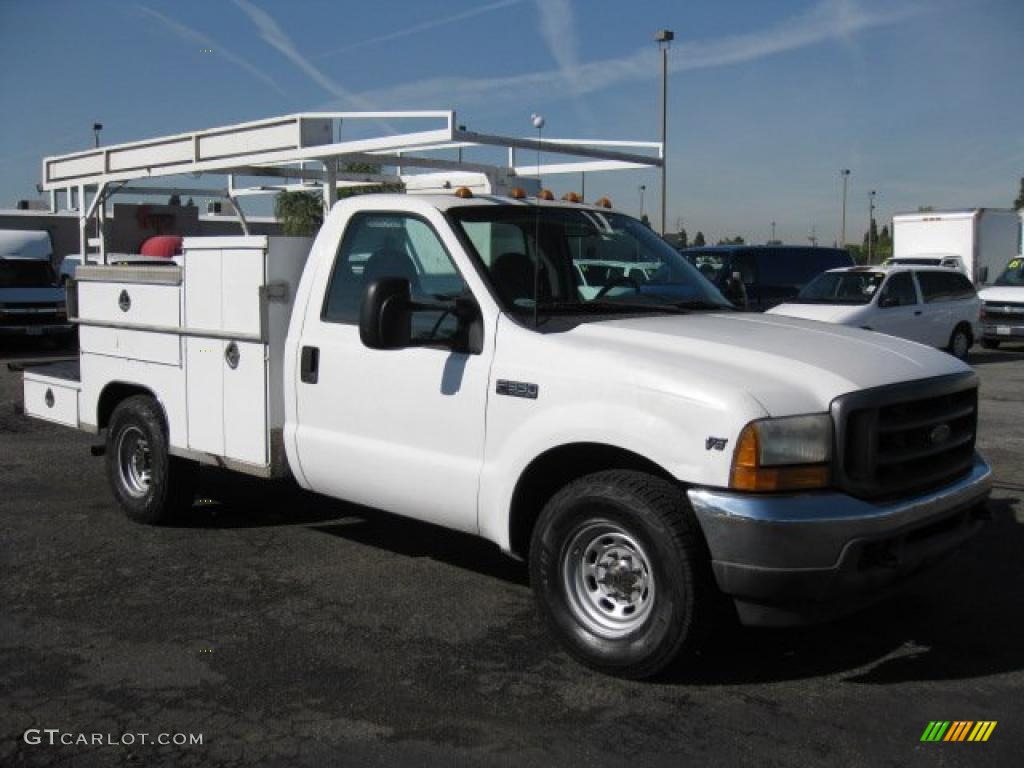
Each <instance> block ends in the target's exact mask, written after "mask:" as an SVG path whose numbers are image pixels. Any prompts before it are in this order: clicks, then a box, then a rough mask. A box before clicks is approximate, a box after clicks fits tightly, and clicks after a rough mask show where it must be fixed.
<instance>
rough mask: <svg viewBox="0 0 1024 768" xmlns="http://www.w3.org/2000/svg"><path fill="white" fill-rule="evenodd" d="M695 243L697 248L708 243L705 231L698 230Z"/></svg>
mask: <svg viewBox="0 0 1024 768" xmlns="http://www.w3.org/2000/svg"><path fill="white" fill-rule="evenodd" d="M693 244H694V246H696V247H697V248H700V247H701V246H702V245H706V244H707V241H706V240H705V239H704V233H703V232H701V231H700V230H697V235H696V236H695V237H694V238H693Z"/></svg>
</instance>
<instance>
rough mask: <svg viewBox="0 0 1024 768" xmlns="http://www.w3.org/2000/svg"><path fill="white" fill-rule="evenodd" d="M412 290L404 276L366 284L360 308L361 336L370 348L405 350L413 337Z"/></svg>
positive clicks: (384, 278)
mask: <svg viewBox="0 0 1024 768" xmlns="http://www.w3.org/2000/svg"><path fill="white" fill-rule="evenodd" d="M412 308H413V302H412V289H411V288H410V286H409V281H408V280H407V279H406V278H404V277H383V278H381V279H379V280H374V281H373V282H372V283H370V284H369V285H368V286H366V292H365V293H364V294H363V303H362V306H361V307H360V310H359V338H360V339H361V340H362V342H363V344H364V345H366V346H367V347H369V348H370V349H404V348H406V347H408V346H410V338H411V336H412Z"/></svg>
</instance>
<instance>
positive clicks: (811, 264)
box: [683, 245, 853, 311]
mask: <svg viewBox="0 0 1024 768" xmlns="http://www.w3.org/2000/svg"><path fill="white" fill-rule="evenodd" d="M683 255H684V256H686V257H687V258H688V259H689V260H690V262H691V263H692V264H693V265H694V266H696V267H697V269H699V270H700V271H701V274H703V275H704V277H706V278H707V279H708V280H710V281H711V282H712V283H714V285H715V287H716V288H718V289H719V290H720V291H722V292H723V293H724V294H725V295H726V296H727V297H728V298H729V300H730V301H732V302H733V303H734V304H737V305H739V306H741V307H743V308H745V309H750V310H755V311H764V310H766V309H770V308H771V307H774V306H775V305H776V304H781V303H782V302H784V301H786V300H788V299H791V298H792V297H794V296H796V295H797V294H798V293H799V292H800V289H801V288H803V287H804V286H805V285H807V283H809V282H810V281H811V280H813V279H814V278H815V277H817V276H818V275H819V274H821V273H822V272H824V271H825V270H828V269H834V268H836V267H849V266H853V258H852V257H851V256H850V254H849V252H848V251H846V250H843V249H841V248H811V247H808V246H798V245H716V246H711V247H707V248H688V249H686V250H684V251H683Z"/></svg>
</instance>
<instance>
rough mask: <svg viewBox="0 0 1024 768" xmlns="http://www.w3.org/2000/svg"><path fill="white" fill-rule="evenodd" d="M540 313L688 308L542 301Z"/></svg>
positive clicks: (648, 310) (660, 310) (676, 309)
mask: <svg viewBox="0 0 1024 768" xmlns="http://www.w3.org/2000/svg"><path fill="white" fill-rule="evenodd" d="M537 310H538V311H539V312H570V313H571V312H580V313H584V312H597V313H600V312H675V313H685V312H686V311H687V308H686V307H680V306H676V305H675V304H660V303H659V304H646V303H641V302H625V301H542V302H541V303H540V304H539V305H538V306H537Z"/></svg>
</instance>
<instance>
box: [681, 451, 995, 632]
mask: <svg viewBox="0 0 1024 768" xmlns="http://www.w3.org/2000/svg"><path fill="white" fill-rule="evenodd" d="M991 487H992V471H991V469H990V468H989V466H988V464H986V463H985V461H984V460H983V459H982V458H981V457H980V456H978V455H977V454H975V457H974V465H973V467H972V469H971V471H970V473H969V474H968V475H966V476H964V477H962V478H961V479H959V480H957V481H956V482H954V483H951V484H950V485H947V486H945V487H943V488H940V489H938V490H935V491H931V492H929V493H927V494H924V495H920V496H916V497H913V498H908V499H901V500H899V501H892V502H882V503H873V502H870V501H864V500H861V499H857V498H854V497H852V496H848V495H846V494H843V493H837V492H821V493H804V494H796V495H771V496H759V495H753V494H743V493H731V492H728V491H722V490H719V489H712V488H693V489H690V491H689V492H688V493H689V498H690V503H691V505H692V506H693V510H694V512H695V513H696V515H697V519H698V520H699V521H700V525H701V528H702V529H703V532H704V537H705V539H706V540H707V543H708V549H709V550H710V552H711V565H712V569H713V571H714V575H715V579H716V580H717V582H718V586H719V588H720V589H721V590H722V591H723V592H724V593H725V594H727V595H730V596H731V597H732V598H733V599H734V600H735V602H736V607H737V610H738V612H739V615H740V619H741V620H742V621H743V622H744V623H746V624H758V625H786V624H802V623H809V622H813V621H822V620H825V619H829V618H833V617H835V616H838V615H841V614H843V613H847V612H849V611H851V610H855V609H857V608H859V607H861V606H863V605H865V604H867V603H870V602H872V601H874V600H876V599H878V598H879V597H881V596H882V595H884V594H885V593H886V592H887V591H888V590H889V589H891V588H892V587H895V586H896V585H898V584H899V583H901V582H903V581H905V580H906V579H907V578H909V577H911V576H913V575H915V574H916V573H918V572H920V571H921V570H923V569H925V568H927V567H928V566H929V565H931V564H933V563H934V562H936V561H938V560H940V559H942V558H943V557H944V556H945V555H948V554H950V553H951V552H952V551H954V550H955V549H956V548H957V547H959V546H960V545H961V544H962V543H963V542H964V541H966V540H967V539H969V538H970V537H971V536H973V535H974V534H975V533H977V531H978V530H979V529H980V527H981V525H982V523H983V521H984V520H985V519H986V517H987V509H986V500H987V499H988V495H989V492H990V491H991Z"/></svg>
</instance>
